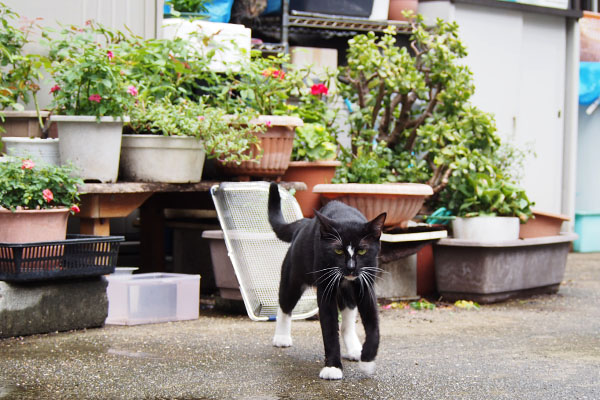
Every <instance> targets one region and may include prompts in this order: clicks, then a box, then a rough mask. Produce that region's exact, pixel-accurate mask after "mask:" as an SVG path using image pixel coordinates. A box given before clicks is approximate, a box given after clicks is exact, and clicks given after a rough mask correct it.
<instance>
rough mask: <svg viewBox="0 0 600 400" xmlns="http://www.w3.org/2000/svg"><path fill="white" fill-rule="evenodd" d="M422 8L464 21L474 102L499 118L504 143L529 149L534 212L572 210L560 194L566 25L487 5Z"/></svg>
mask: <svg viewBox="0 0 600 400" xmlns="http://www.w3.org/2000/svg"><path fill="white" fill-rule="evenodd" d="M419 12H420V13H422V14H424V15H425V16H426V18H427V19H428V20H429V19H430V18H432V17H441V18H444V19H447V20H454V21H456V22H457V23H458V24H459V33H460V37H461V39H462V40H463V41H464V42H465V44H466V46H467V50H468V52H469V55H468V56H467V57H466V59H465V60H464V63H465V64H466V65H468V66H469V68H470V69H471V71H472V72H473V77H474V83H475V88H476V91H475V95H474V96H473V98H472V100H473V103H474V104H475V105H477V106H478V107H479V108H481V109H482V110H484V111H487V112H491V113H493V114H494V115H495V117H496V123H497V127H498V133H499V135H500V136H501V137H502V139H503V140H504V141H510V142H512V143H513V144H515V145H516V146H518V147H520V148H531V149H532V150H533V151H534V152H535V153H536V154H537V157H533V156H532V157H529V158H528V159H527V161H526V165H525V171H524V174H523V180H522V181H521V185H522V186H523V187H524V188H525V190H526V191H527V194H528V196H529V197H530V198H531V199H532V200H533V201H535V203H536V206H535V208H536V209H539V210H542V211H548V212H555V213H559V212H568V213H570V212H569V210H567V208H569V207H567V204H565V203H566V202H565V200H564V199H563V196H562V191H563V168H564V167H565V165H566V163H567V162H568V161H569V160H564V159H563V141H564V137H565V135H566V131H565V122H564V117H565V87H566V79H565V76H566V64H567V59H566V57H567V56H566V54H567V51H566V49H567V22H566V19H565V18H563V17H558V16H551V15H541V14H536V13H529V12H522V11H516V10H506V9H499V8H490V7H485V6H478V5H471V4H461V3H458V4H456V3H450V2H447V1H439V2H424V3H420V4H419Z"/></svg>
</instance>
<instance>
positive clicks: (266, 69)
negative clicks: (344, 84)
mask: <svg viewBox="0 0 600 400" xmlns="http://www.w3.org/2000/svg"><path fill="white" fill-rule="evenodd" d="M288 60H289V56H287V55H277V56H268V57H262V56H261V55H260V53H259V52H253V53H252V57H251V60H250V62H244V63H241V64H239V65H238V67H237V68H232V70H231V71H230V72H229V73H228V76H227V80H226V81H225V82H224V84H223V85H222V86H221V91H220V93H218V96H215V97H214V98H213V99H212V100H210V99H207V101H209V102H210V104H211V105H213V106H215V107H224V108H225V109H226V110H227V112H228V113H229V114H237V113H240V112H245V111H246V110H248V109H250V110H254V111H256V112H257V113H258V114H260V116H259V118H258V119H256V120H255V121H254V122H257V123H258V124H262V125H264V127H265V130H264V132H262V133H260V134H258V137H259V140H260V143H259V145H258V146H257V147H255V149H254V154H262V156H261V158H260V161H258V160H256V161H247V162H242V163H241V164H238V163H220V166H221V169H222V171H223V172H225V173H227V174H229V175H238V176H259V177H281V176H282V175H283V174H284V173H285V171H286V170H287V168H288V165H289V162H290V156H291V153H292V147H293V141H294V130H295V128H296V127H298V126H302V125H303V121H302V120H301V119H300V118H299V117H297V116H295V115H293V113H292V110H293V107H289V106H290V101H291V100H292V96H294V95H296V94H298V89H297V88H298V86H299V85H300V82H301V77H300V75H299V74H296V73H295V71H296V70H295V67H294V66H293V65H292V64H289V61H288ZM211 101H212V102H211Z"/></svg>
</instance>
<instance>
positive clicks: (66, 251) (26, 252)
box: [0, 235, 124, 282]
mask: <svg viewBox="0 0 600 400" xmlns="http://www.w3.org/2000/svg"><path fill="white" fill-rule="evenodd" d="M123 240H124V237H123V236H91V235H67V239H66V240H58V241H52V242H32V243H0V280H2V281H7V282H27V281H39V280H47V279H60V278H78V277H89V276H99V275H104V274H110V273H112V272H114V271H115V265H116V263H117V256H118V253H119V245H120V243H121V242H122V241H123Z"/></svg>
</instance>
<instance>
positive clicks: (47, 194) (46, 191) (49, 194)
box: [42, 189, 54, 203]
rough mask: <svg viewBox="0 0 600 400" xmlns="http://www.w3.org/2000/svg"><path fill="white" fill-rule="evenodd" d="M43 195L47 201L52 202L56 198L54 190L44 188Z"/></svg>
mask: <svg viewBox="0 0 600 400" xmlns="http://www.w3.org/2000/svg"><path fill="white" fill-rule="evenodd" d="M42 197H43V198H44V200H46V202H47V203H50V202H51V201H52V199H53V198H54V194H52V190H50V189H44V190H43V191H42Z"/></svg>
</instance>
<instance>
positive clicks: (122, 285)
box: [106, 272, 200, 325]
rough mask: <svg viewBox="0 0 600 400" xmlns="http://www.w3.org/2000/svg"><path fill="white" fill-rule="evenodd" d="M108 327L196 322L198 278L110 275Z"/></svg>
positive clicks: (198, 302)
mask: <svg viewBox="0 0 600 400" xmlns="http://www.w3.org/2000/svg"><path fill="white" fill-rule="evenodd" d="M106 279H107V280H108V287H107V289H106V292H107V295H108V317H107V318H106V323H107V324H114V325H138V324H151V323H156V322H168V321H182V320H189V319H197V318H198V316H199V309H200V275H188V274H171V273H161V272H157V273H147V274H135V275H109V276H107V277H106Z"/></svg>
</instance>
